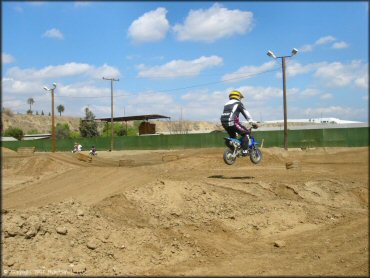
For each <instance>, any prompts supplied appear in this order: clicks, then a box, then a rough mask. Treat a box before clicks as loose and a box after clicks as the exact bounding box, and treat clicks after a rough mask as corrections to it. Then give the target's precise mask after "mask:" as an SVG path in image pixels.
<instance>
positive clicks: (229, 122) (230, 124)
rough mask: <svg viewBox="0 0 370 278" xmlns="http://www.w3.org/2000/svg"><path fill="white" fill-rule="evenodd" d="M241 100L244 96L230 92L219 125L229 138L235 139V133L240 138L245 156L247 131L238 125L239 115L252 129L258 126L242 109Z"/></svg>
mask: <svg viewBox="0 0 370 278" xmlns="http://www.w3.org/2000/svg"><path fill="white" fill-rule="evenodd" d="M242 98H244V96H243V95H242V93H241V92H239V91H237V90H233V91H231V92H230V94H229V101H228V102H226V103H225V106H224V111H223V113H222V115H221V124H222V126H223V128H224V129H225V130H226V131H227V133H228V134H229V136H230V137H231V138H236V134H237V133H238V134H240V135H241V136H242V139H241V141H242V149H243V154H244V155H245V154H247V153H248V140H249V131H248V129H247V128H246V127H244V126H243V125H242V124H241V123H240V120H239V114H240V113H241V114H242V115H243V116H244V118H245V119H246V120H247V121H248V122H249V123H250V124H251V125H252V127H253V128H258V125H257V123H256V122H255V121H254V120H253V119H252V116H251V114H250V113H249V112H248V111H247V110H246V109H245V108H244V105H243V103H242V102H241V99H242Z"/></svg>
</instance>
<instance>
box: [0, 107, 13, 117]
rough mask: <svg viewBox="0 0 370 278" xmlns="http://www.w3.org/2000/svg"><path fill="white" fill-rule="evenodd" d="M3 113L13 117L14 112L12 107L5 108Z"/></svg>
mask: <svg viewBox="0 0 370 278" xmlns="http://www.w3.org/2000/svg"><path fill="white" fill-rule="evenodd" d="M3 113H4V114H5V115H7V116H9V117H13V116H14V113H13V111H12V110H11V109H10V108H3Z"/></svg>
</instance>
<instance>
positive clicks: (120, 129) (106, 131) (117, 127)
mask: <svg viewBox="0 0 370 278" xmlns="http://www.w3.org/2000/svg"><path fill="white" fill-rule="evenodd" d="M111 126H112V125H111V123H108V122H107V123H106V124H105V125H104V127H103V131H102V135H103V136H104V137H110V136H111V134H112V127H111ZM113 127H114V134H115V135H117V136H124V135H127V134H126V128H125V127H124V126H123V125H122V124H120V123H113Z"/></svg>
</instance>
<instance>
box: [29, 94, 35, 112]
mask: <svg viewBox="0 0 370 278" xmlns="http://www.w3.org/2000/svg"><path fill="white" fill-rule="evenodd" d="M27 103H28V104H29V105H30V111H32V109H31V106H32V104H34V103H35V101H34V100H33V98H31V97H30V98H29V99H27Z"/></svg>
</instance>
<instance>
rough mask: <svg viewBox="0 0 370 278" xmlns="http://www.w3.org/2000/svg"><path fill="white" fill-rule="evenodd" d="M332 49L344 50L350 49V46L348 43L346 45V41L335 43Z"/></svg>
mask: <svg viewBox="0 0 370 278" xmlns="http://www.w3.org/2000/svg"><path fill="white" fill-rule="evenodd" d="M331 47H332V48H334V49H343V48H348V47H349V45H348V43H346V42H344V41H340V42H335V43H333V45H332V46H331Z"/></svg>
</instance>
